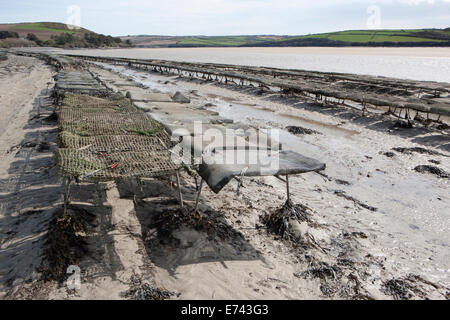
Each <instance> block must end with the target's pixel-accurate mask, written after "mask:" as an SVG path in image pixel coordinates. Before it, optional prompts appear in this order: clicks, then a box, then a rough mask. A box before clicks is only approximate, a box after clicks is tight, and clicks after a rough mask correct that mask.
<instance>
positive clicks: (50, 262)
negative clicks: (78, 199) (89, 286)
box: [41, 205, 95, 282]
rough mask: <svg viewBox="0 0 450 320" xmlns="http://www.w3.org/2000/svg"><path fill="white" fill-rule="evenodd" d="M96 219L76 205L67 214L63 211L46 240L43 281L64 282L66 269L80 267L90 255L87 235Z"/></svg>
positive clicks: (42, 268)
mask: <svg viewBox="0 0 450 320" xmlns="http://www.w3.org/2000/svg"><path fill="white" fill-rule="evenodd" d="M94 220H95V216H94V215H93V214H92V213H90V212H88V211H86V210H84V209H82V208H80V207H77V206H74V205H69V206H68V208H67V210H66V212H64V210H63V208H61V209H60V210H59V211H58V212H57V214H56V216H55V218H54V220H53V221H52V222H51V223H50V229H49V232H48V233H47V236H46V246H47V248H46V250H45V258H46V259H45V261H44V262H43V265H42V267H41V271H42V273H43V277H44V280H47V281H50V280H54V281H58V282H63V281H65V280H66V279H67V273H66V271H67V268H68V267H69V266H70V265H78V264H79V262H80V260H81V258H82V257H84V256H85V255H86V254H87V253H88V249H87V242H86V235H87V234H88V232H89V229H91V227H92V226H93V223H94Z"/></svg>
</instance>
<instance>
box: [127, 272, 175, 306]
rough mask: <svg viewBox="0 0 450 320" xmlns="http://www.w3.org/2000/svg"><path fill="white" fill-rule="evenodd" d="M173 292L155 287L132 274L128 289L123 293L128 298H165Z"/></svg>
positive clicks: (168, 297)
mask: <svg viewBox="0 0 450 320" xmlns="http://www.w3.org/2000/svg"><path fill="white" fill-rule="evenodd" d="M174 294H175V293H173V292H170V291H167V290H164V289H161V288H155V287H153V286H152V285H151V284H149V283H146V282H144V281H143V280H142V279H141V278H140V277H139V276H137V275H132V276H131V279H130V289H128V290H127V291H125V292H124V293H123V296H124V297H125V298H128V299H130V300H166V299H170V297H171V296H173V295H174Z"/></svg>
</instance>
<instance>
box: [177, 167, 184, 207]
mask: <svg viewBox="0 0 450 320" xmlns="http://www.w3.org/2000/svg"><path fill="white" fill-rule="evenodd" d="M177 186H178V199H179V200H180V207H181V208H184V204H183V194H182V193H181V183H180V173H179V172H178V171H177Z"/></svg>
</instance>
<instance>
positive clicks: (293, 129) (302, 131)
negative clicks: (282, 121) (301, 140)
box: [286, 126, 321, 135]
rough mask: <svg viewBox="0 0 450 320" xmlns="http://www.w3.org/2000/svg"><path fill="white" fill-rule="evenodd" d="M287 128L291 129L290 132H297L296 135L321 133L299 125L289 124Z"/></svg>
mask: <svg viewBox="0 0 450 320" xmlns="http://www.w3.org/2000/svg"><path fill="white" fill-rule="evenodd" d="M286 130H287V131H289V133H292V134H295V135H302V134H321V133H320V132H318V131H315V130H311V129H307V128H303V127H299V126H289V127H286Z"/></svg>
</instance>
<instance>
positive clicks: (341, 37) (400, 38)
mask: <svg viewBox="0 0 450 320" xmlns="http://www.w3.org/2000/svg"><path fill="white" fill-rule="evenodd" d="M279 38H280V39H274V40H271V39H267V36H265V37H264V36H220V37H219V36H216V37H207V36H190V37H176V40H177V44H176V45H175V46H179V47H183V46H202V47H204V46H206V47H237V46H266V45H267V46H277V45H280V46H283V45H292V46H295V45H302V43H308V44H313V45H314V43H315V42H317V43H322V44H323V43H324V42H325V43H330V45H333V44H334V45H370V44H377V43H380V44H388V45H389V44H391V45H398V44H402V43H417V44H430V45H433V44H434V45H439V44H441V45H449V44H450V29H414V30H348V31H341V32H330V33H320V34H310V35H303V36H280V37H279Z"/></svg>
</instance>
